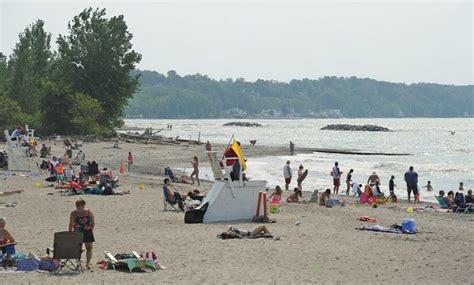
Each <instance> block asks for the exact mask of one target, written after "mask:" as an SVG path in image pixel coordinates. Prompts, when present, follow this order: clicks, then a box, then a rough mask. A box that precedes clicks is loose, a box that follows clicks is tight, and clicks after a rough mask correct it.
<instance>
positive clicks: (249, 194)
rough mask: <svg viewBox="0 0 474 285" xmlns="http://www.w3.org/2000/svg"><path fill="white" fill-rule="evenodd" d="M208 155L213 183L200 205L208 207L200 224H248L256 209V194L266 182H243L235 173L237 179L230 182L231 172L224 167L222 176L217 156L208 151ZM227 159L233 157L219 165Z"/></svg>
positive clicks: (263, 188)
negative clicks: (244, 222) (236, 222)
mask: <svg viewBox="0 0 474 285" xmlns="http://www.w3.org/2000/svg"><path fill="white" fill-rule="evenodd" d="M208 156H209V162H210V164H211V169H212V171H213V173H214V178H215V182H214V184H213V185H212V188H211V190H210V191H209V193H208V194H207V196H206V197H205V198H204V200H203V203H202V204H205V203H207V204H208V205H207V210H206V213H205V214H204V220H203V222H204V223H212V222H224V221H237V220H249V221H251V220H252V219H253V217H254V215H255V213H256V210H257V200H258V193H259V192H264V191H266V186H267V182H266V181H265V180H255V181H244V180H243V178H242V171H240V173H239V180H235V181H232V180H231V178H230V170H231V169H229V168H228V167H225V168H224V170H225V173H223V172H222V169H221V166H220V161H219V160H218V159H217V153H216V152H208ZM227 159H232V160H233V159H236V158H224V160H223V165H226V163H225V162H226V160H227Z"/></svg>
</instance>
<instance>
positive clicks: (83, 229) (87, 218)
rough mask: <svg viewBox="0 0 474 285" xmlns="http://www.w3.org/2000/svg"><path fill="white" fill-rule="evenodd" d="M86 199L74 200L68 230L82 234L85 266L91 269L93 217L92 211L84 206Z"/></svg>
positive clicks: (93, 239)
mask: <svg viewBox="0 0 474 285" xmlns="http://www.w3.org/2000/svg"><path fill="white" fill-rule="evenodd" d="M85 206H86V201H84V200H83V199H79V200H77V201H76V210H74V211H72V212H71V216H70V218H69V231H70V232H72V231H75V232H80V233H83V234H84V240H83V242H84V245H85V246H86V268H87V269H91V259H92V245H93V244H92V243H93V242H95V238H94V233H93V231H94V227H95V219H94V214H92V211H91V210H89V209H87V208H85Z"/></svg>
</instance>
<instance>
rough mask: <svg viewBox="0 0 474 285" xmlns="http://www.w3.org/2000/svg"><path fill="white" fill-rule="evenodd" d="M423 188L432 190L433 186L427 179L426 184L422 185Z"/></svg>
mask: <svg viewBox="0 0 474 285" xmlns="http://www.w3.org/2000/svg"><path fill="white" fill-rule="evenodd" d="M423 188H426V190H427V191H428V192H431V191H433V186H431V181H428V184H426V186H423Z"/></svg>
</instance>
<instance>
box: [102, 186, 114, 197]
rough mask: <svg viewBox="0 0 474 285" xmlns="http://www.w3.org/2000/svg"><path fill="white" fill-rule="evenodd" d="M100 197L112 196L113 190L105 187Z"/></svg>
mask: <svg viewBox="0 0 474 285" xmlns="http://www.w3.org/2000/svg"><path fill="white" fill-rule="evenodd" d="M102 195H104V196H106V195H114V189H112V187H111V186H105V188H104V191H102Z"/></svg>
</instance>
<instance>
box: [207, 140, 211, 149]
mask: <svg viewBox="0 0 474 285" xmlns="http://www.w3.org/2000/svg"><path fill="white" fill-rule="evenodd" d="M211 150H212V145H211V143H210V142H209V141H207V142H206V151H211Z"/></svg>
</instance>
